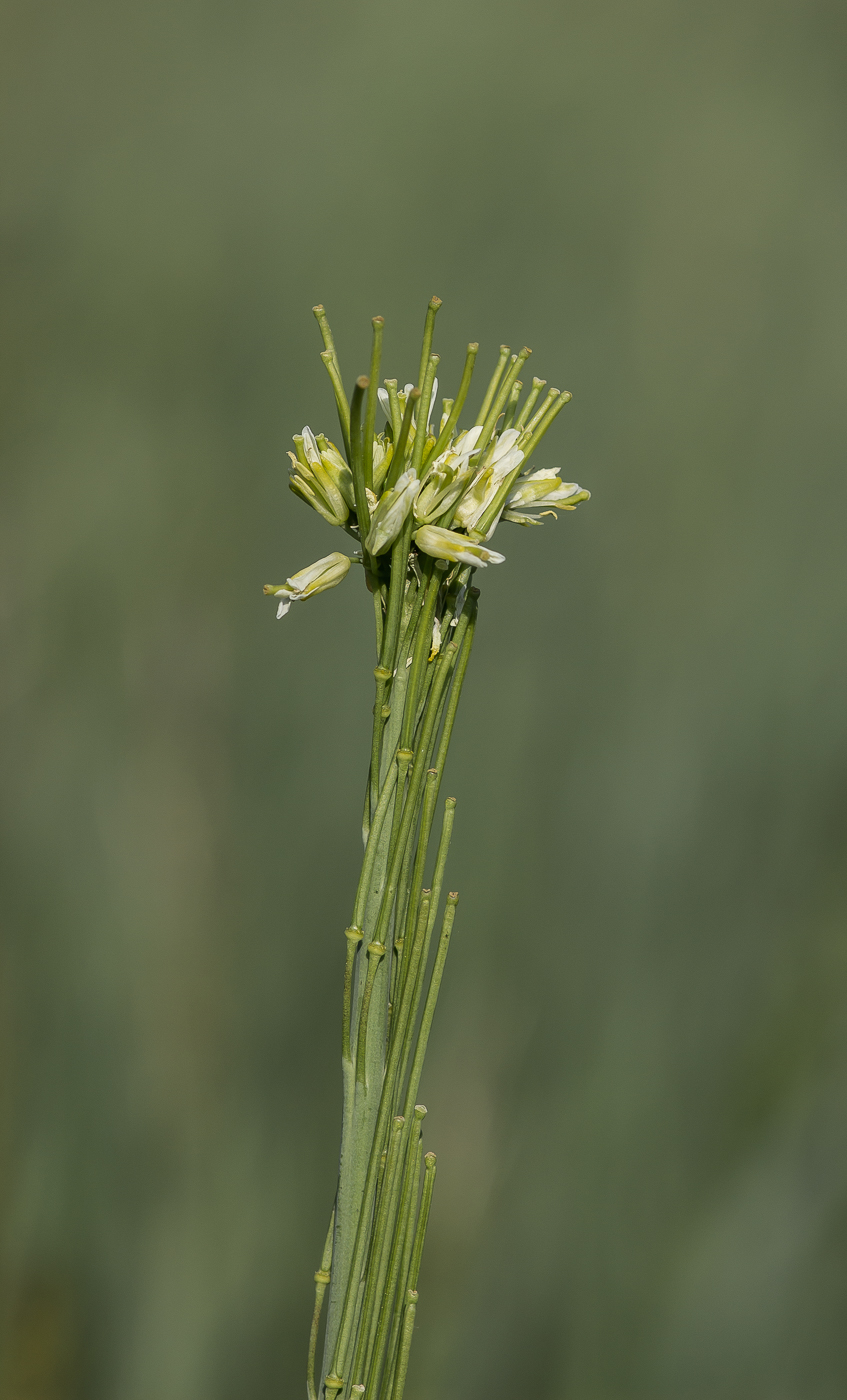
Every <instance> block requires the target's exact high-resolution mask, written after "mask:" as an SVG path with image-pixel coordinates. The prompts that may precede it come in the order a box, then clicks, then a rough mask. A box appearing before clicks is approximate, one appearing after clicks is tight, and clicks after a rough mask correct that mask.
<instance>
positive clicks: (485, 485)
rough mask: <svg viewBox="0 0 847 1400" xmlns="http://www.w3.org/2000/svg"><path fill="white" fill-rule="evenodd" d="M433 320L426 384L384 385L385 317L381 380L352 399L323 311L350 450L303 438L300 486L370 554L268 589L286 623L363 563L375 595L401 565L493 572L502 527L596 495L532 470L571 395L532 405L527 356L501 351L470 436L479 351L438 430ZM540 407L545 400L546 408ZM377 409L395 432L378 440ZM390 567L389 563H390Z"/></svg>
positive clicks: (294, 457)
mask: <svg viewBox="0 0 847 1400" xmlns="http://www.w3.org/2000/svg"><path fill="white" fill-rule="evenodd" d="M440 305H441V303H440V301H439V300H438V298H437V297H433V298H432V301H431V302H430V305H429V310H428V312H427V321H426V328H425V333H424V347H423V353H422V355H421V364H420V372H419V376H418V383H417V384H411V383H410V384H406V386H405V388H404V389H402V390H399V389H398V387H397V380H394V379H386V380H385V382H384V387H378V386H377V383H376V380H377V376H378V372H379V361H380V353H381V344H382V318H381V317H375V318H374V322H373V327H374V352H373V356H372V362H371V377H370V379H368V378H366V377H364V376H363V377H362V378H360V379H358V380H357V381H356V387H355V389H354V392H353V396H352V399H351V400H349V401H348V400H347V398H346V396H345V394H344V390H343V387H342V383H343V381H342V378H341V371H340V368H339V364H338V356H337V354H336V350H335V345H334V342H333V338H332V333H331V331H330V329H329V324H328V322H327V319H326V313H325V311H324V308H323V307H322V306H317V307H315V308H314V311H315V316H316V318H317V320H318V323H319V325H320V327H321V331H322V334H323V339H324V347H325V348H324V351H323V354H322V356H321V358H322V359H323V361H324V364H325V365H326V367H327V370H328V371H329V375H330V379H331V381H332V384H333V388H334V391H335V397H336V405H337V408H338V417H339V425H340V430H341V439H342V447H341V448H339V447H338V446H336V444H335V443H334V442H331V441H330V440H329V438H328V437H326V435H325V434H323V433H317V434H315V433H313V432H312V430H311V428H308V427H306V428H304V429H303V431H302V433H297V434H295V436H294V448H295V450H294V452H289V454H288V455H289V457H290V459H291V472H290V482H289V484H290V487H291V490H292V491H294V493H295V494H296V495H298V496H299V497H300V498H301V500H303V501H305V502H306V503H307V505H310V506H311V507H312V509H313V510H316V511H317V512H318V514H319V515H322V516H323V518H324V520H326V521H327V522H328V523H329V524H330V525H335V526H337V527H339V528H340V529H343V530H345V531H346V532H347V534H349V535H350V536H352V538H353V539H354V540H356V542H357V543H358V545H359V551H358V552H357V553H356V554H354V555H353V556H352V559H351V557H350V556H347V555H343V554H340V553H333V554H330V555H328V556H327V557H326V558H324V559H320V560H318V561H317V563H316V564H312V565H310V566H309V567H308V568H306V569H302V570H300V572H299V573H296V574H294V575H292V577H291V578H288V579H286V581H285V583H284V584H280V585H276V584H267V585H266V586H265V592H266V593H269V594H273V596H275V597H277V598H279V599H280V605H279V610H278V612H277V617H283V616H284V615H285V613H286V612H287V611H288V609H289V607H290V605H291V603H292V602H297V601H299V600H301V599H304V598H308V597H311V595H312V594H313V593H319V592H322V591H323V590H324V589H326V588H332V587H334V586H335V584H337V583H340V582H341V579H342V578H343V577H344V576H345V574H346V573H347V571H348V569H349V567H350V563H351V562H352V561H353V560H355V561H357V562H361V563H362V564H363V565H364V566H365V569H366V571H367V575H368V584H369V587H371V590H372V591H376V589H377V588H378V587H379V584H380V580H381V578H384V576H385V574H386V572H387V565H388V562H389V561H388V560H387V559H386V556H388V555H389V554H390V566H391V568H392V569H393V568H394V567H395V565H396V566H399V567H400V568H402V569H403V570H404V573H405V572H406V571H409V570H411V571H417V570H419V568H420V564H419V562H418V560H419V557H420V555H425V556H429V557H431V558H434V559H439V560H446V561H447V562H448V563H450V564H455V565H464V566H469V567H470V568H472V569H479V568H484V567H485V566H486V565H487V564H501V563H503V561H504V556H503V555H502V554H499V553H497V551H496V550H494V549H490V548H489V547H488V541H489V540H490V539H491V537H492V535H493V534H494V531H495V530H496V529H497V526H498V524H499V523H500V521H501V520H506V521H510V522H512V523H513V524H517V525H540V524H541V523H542V519H543V517H545V516H552V517H553V518H554V519H555V518H556V512H557V511H560V510H574V509H575V507H576V506H577V505H578V504H579V503H580V501H587V500H588V499H589V494H590V493H589V492H588V491H585V490H583V488H582V487H580V486H578V485H577V484H576V483H575V482H567V481H562V479H561V476H560V472H559V469H558V468H555V467H551V468H542V469H541V470H538V471H533V472H528V471H527V463H528V460H529V458H530V456H531V455H532V453H533V452H534V451H535V449H536V447H537V446H538V445H539V443H540V442H541V440H542V438H543V437H544V435H545V433H546V432H547V430H548V429H549V428H550V426H551V425H552V423H553V421H554V419H555V418H556V416H557V414H558V413H559V412H560V411H561V409H562V408H563V407H564V405H565V404H566V403H567V402H568V401H569V399H570V397H571V395H570V394H569V393H562V392H560V391H559V390H558V389H552V388H551V389H549V390H548V391H547V394H546V395H545V396H544V397H543V398H542V392H543V390H544V389H545V388H546V381H545V380H543V379H535V378H534V379H533V380H532V385H531V388H530V389H529V391H528V393H527V395H526V397H525V398H524V399H523V402H521V396H522V390H523V383H522V381H521V379H520V377H519V376H520V373H521V370H522V367H523V365H524V364H525V363H526V361H527V359H528V358H529V355H530V353H531V352H530V351H529V350H528V349H526V348H524V349H523V350H521V351H520V353H519V354H517V355H513V354H512V353H511V351H510V349H509V347H508V346H506V345H503V346H501V347H500V357H499V360H498V363H497V367H496V369H495V371H494V374H493V375H492V377H491V380H490V381H489V383H488V386H487V389H486V392H485V395H484V397H483V400H482V404H481V406H480V409H479V412H478V414H477V416H476V421H475V423H474V424H473V426H472V427H470V428H467V429H465V430H460V429H459V428H458V421H459V417H460V415H461V412H462V410H463V408H464V405H465V400H466V398H467V394H468V390H469V388H470V383H471V377H472V374H473V369H474V364H475V360H476V355H477V351H478V348H479V347H478V345H476V344H471V345H469V346H468V349H467V356H466V360H465V368H464V373H463V375H462V381H461V384H460V387H459V390H458V392H457V395H456V398H455V399H444V400H443V411H442V414H441V418H440V424H439V428H438V432H437V433H436V432H435V431H434V429H433V421H432V420H433V414H434V410H435V405H436V394H437V390H438V380H437V378H436V377H435V369H436V366H437V364H438V359H439V357H438V356H437V355H434V354H432V353H431V346H432V331H433V327H434V321H435V313H436V312H437V310H438V308H439V306H440ZM539 400H540V402H539ZM377 405H379V408H380V409H381V416H384V418H385V426H384V427H383V428H382V430H381V431H378V430H377V427H378V425H377V422H376V419H377ZM383 560H385V563H383Z"/></svg>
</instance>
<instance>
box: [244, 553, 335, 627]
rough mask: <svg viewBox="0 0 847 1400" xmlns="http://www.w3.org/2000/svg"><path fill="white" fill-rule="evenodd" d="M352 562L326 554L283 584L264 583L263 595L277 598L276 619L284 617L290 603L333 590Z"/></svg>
mask: <svg viewBox="0 0 847 1400" xmlns="http://www.w3.org/2000/svg"><path fill="white" fill-rule="evenodd" d="M352 562H353V560H352V559H351V558H350V557H349V555H347V554H338V553H333V554H327V555H326V556H325V557H324V558H323V559H318V560H316V561H315V563H314V564H309V566H308V568H305V569H300V571H299V572H298V573H296V574H292V575H291V578H287V579H286V580H285V583H283V584H276V583H266V584H265V590H264V591H265V593H269V594H271V595H272V596H273V597H274V598H279V607H278V608H277V612H276V615H277V618H280V617H285V614H286V613H287V612H288V609H289V608H290V607H291V604H292V603H300V602H302V601H303V599H304V598H311V596H312V594H313V593H323V592H324V590H325V589H327V588H334V587H335V585H336V584H337V583H340V582H341V580H342V579H343V578H344V577H345V576H346V574H347V570H348V569H349V568H350V565H351V564H352Z"/></svg>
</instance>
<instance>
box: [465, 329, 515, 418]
mask: <svg viewBox="0 0 847 1400" xmlns="http://www.w3.org/2000/svg"><path fill="white" fill-rule="evenodd" d="M511 353H512V352H511V350H510V349H509V347H508V345H501V346H500V358H499V360H498V361H497V368H496V369H495V371H494V373H493V374H492V376H491V379H490V380H489V384H488V388H487V389H486V391H485V398H484V399H483V401H482V407H481V408H480V410H479V413H478V414H477V416H476V421H475V422H474V427H475V428H481V427H482V425H483V423H484V422H485V420H486V418H487V416H488V410H489V408H490V407H491V405H492V403H493V402H494V395H495V394H496V393H497V385H498V384H499V383H500V376H501V374H502V373H503V366H504V365H505V363H506V361H507V360H508V358H509V356H510V355H511Z"/></svg>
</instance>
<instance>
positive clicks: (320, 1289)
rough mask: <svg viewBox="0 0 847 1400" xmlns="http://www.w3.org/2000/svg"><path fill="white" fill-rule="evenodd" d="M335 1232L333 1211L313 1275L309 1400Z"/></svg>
mask: <svg viewBox="0 0 847 1400" xmlns="http://www.w3.org/2000/svg"><path fill="white" fill-rule="evenodd" d="M334 1232H335V1211H334V1210H333V1212H332V1215H331V1216H330V1218H329V1229H328V1230H327V1233H326V1243H325V1244H324V1249H323V1254H322V1255H321V1266H320V1268H319V1269H318V1271H317V1273H316V1274H315V1310H314V1312H313V1313H312V1326H311V1329H310V1331H309V1360H308V1365H307V1368H306V1388H307V1390H308V1392H309V1400H317V1391H316V1390H315V1352H316V1351H317V1347H318V1328H319V1327H320V1322H321V1311H322V1309H323V1301H324V1294H325V1293H326V1287H327V1284H328V1283H329V1280H330V1266H331V1264H332V1237H333V1234H334Z"/></svg>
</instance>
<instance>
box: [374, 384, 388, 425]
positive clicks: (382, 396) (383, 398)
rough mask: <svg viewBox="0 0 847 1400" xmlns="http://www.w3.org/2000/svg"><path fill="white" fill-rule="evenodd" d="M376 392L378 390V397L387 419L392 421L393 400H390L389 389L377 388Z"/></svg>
mask: <svg viewBox="0 0 847 1400" xmlns="http://www.w3.org/2000/svg"><path fill="white" fill-rule="evenodd" d="M376 392H377V396H378V398H379V401H380V403H381V404H382V411H383V413H384V414H385V417H386V419H387V420H388V422H389V423H390V422H391V400H390V398H389V397H388V390H387V389H377V391H376Z"/></svg>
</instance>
